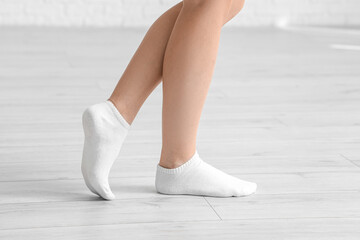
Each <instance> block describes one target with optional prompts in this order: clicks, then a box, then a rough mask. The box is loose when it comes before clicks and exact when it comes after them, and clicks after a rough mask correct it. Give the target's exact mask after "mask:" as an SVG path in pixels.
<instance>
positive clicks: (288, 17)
mask: <svg viewBox="0 0 360 240" xmlns="http://www.w3.org/2000/svg"><path fill="white" fill-rule="evenodd" d="M177 2H179V0H177V1H174V0H0V25H40V26H42V25H50V26H149V25H150V24H151V23H152V22H153V21H154V20H155V19H156V18H157V17H158V16H159V15H160V14H161V13H162V12H164V11H165V10H166V9H168V8H169V7H171V6H172V5H174V4H176V3H177ZM287 23H289V24H294V25H321V26H354V25H357V26H359V25H360V1H359V0H247V2H246V4H245V8H244V11H243V12H242V13H241V14H240V15H238V16H237V17H236V18H235V19H233V20H232V21H231V22H230V23H229V24H228V25H232V26H268V25H277V24H287Z"/></svg>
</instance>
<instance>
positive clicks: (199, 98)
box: [156, 0, 256, 197]
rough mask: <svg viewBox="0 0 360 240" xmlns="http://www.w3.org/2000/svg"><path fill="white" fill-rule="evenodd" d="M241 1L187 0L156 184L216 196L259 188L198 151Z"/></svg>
mask: <svg viewBox="0 0 360 240" xmlns="http://www.w3.org/2000/svg"><path fill="white" fill-rule="evenodd" d="M233 2H239V3H243V1H237V0H184V1H183V3H184V4H183V7H182V9H181V11H180V14H179V16H178V18H177V21H176V23H175V26H174V28H173V31H172V33H171V36H170V39H169V42H168V45H167V48H166V52H165V57H164V66H163V118H162V127H163V131H162V134H163V143H162V152H161V159H160V164H159V166H158V170H157V176H156V188H157V190H158V191H159V192H160V193H165V194H193V195H206V196H217V197H229V196H245V195H249V194H252V193H254V191H255V190H256V184H254V183H250V182H246V181H242V180H240V179H237V178H234V177H232V176H230V175H227V174H225V173H223V172H221V171H220V170H217V169H215V168H213V167H212V166H210V165H208V164H206V163H205V162H203V161H202V160H201V159H200V157H199V155H198V153H197V151H196V136H197V130H198V125H199V120H200V116H201V112H202V108H203V105H204V102H205V99H206V96H207V92H208V89H209V86H210V81H211V78H212V74H213V70H214V66H215V62H216V56H217V51H218V45H219V40H220V32H221V28H222V26H223V24H224V22H225V21H226V19H227V16H228V15H229V12H230V10H231V6H232V4H233Z"/></svg>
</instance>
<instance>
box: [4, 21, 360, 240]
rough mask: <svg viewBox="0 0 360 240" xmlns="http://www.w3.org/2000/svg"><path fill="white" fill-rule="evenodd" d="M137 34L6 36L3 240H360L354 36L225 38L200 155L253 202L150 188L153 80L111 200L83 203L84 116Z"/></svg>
mask: <svg viewBox="0 0 360 240" xmlns="http://www.w3.org/2000/svg"><path fill="white" fill-rule="evenodd" d="M144 33H145V29H128V30H124V29H96V28H94V29H91V28H89V29H62V28H15V27H14V28H12V27H9V28H0V239H4V240H8V239H36V240H40V239H47V240H48V239H87V240H90V239H102V240H105V239H267V240H268V239H286V240H288V239H316V240H321V239H326V240H329V239H354V240H355V239H356V240H358V239H360V51H358V49H357V47H356V46H358V45H359V43H360V33H359V32H356V31H355V32H351V31H344V30H342V31H337V30H326V29H325V30H311V29H295V30H294V29H290V30H279V29H272V28H258V29H256V28H255V29H251V28H248V29H241V28H239V29H230V28H225V29H223V35H222V38H221V46H220V48H219V56H218V62H217V65H216V70H215V73H214V78H213V80H212V84H211V87H210V91H209V94H208V99H207V102H206V104H205V108H204V110H203V115H202V118H201V123H200V128H199V133H198V152H199V154H200V156H201V157H202V158H203V159H204V160H205V161H206V162H208V163H210V164H212V165H214V166H215V167H217V168H219V169H221V170H224V171H226V172H228V173H230V174H233V175H234V176H236V177H240V178H242V179H245V180H250V181H254V182H256V183H258V186H259V187H258V192H257V193H256V194H255V195H252V196H250V197H246V198H211V197H196V196H166V195H160V194H157V193H156V192H155V188H154V175H155V169H156V164H157V161H158V160H159V154H160V150H161V105H162V98H161V94H162V89H161V85H160V86H159V87H158V88H157V89H156V90H155V91H154V92H153V94H152V95H151V96H150V97H149V98H148V100H147V102H146V103H145V105H144V106H143V108H142V109H141V111H140V112H139V115H138V116H137V118H136V120H135V122H134V123H133V125H132V127H131V131H130V133H129V136H128V138H127V139H126V142H125V144H124V146H123V149H122V150H121V154H120V156H119V159H118V160H117V161H116V163H115V165H114V167H113V170H112V172H111V179H110V182H111V186H112V189H113V191H114V193H115V194H116V196H117V199H116V200H115V201H111V202H109V201H101V200H100V199H99V198H98V197H96V196H94V195H93V194H91V193H90V192H89V191H88V189H87V188H86V187H85V184H84V182H83V180H82V176H81V172H80V160H81V153H82V143H83V133H82V126H81V114H82V111H83V110H84V109H85V108H86V107H87V106H89V105H91V104H94V103H97V102H100V101H103V100H105V99H107V98H108V97H109V95H110V93H111V92H112V89H113V87H114V86H115V84H116V82H117V80H118V78H119V77H120V75H121V73H122V72H123V70H124V68H125V67H126V65H127V63H128V61H129V59H130V58H131V56H132V54H133V52H134V51H135V49H136V47H137V46H138V44H139V43H140V41H141V39H142V37H143V35H144ZM149 64H151V63H149ZM195 78H196V77H195ZM194 81H196V79H194Z"/></svg>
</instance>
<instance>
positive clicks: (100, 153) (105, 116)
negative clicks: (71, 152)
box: [81, 101, 130, 200]
mask: <svg viewBox="0 0 360 240" xmlns="http://www.w3.org/2000/svg"><path fill="white" fill-rule="evenodd" d="M82 122H83V128H84V134H85V142H84V150H83V158H82V163H81V170H82V174H83V177H84V179H85V183H86V185H87V186H88V188H89V189H90V190H91V191H92V192H93V193H95V194H97V195H99V196H100V197H102V198H104V199H107V200H112V199H114V198H115V196H114V194H113V193H112V191H111V189H110V186H109V182H108V178H109V172H110V169H111V166H112V165H113V163H114V161H115V159H116V158H117V157H118V155H119V152H120V149H121V146H122V144H123V141H124V139H125V137H126V135H127V133H128V130H129V128H130V125H129V123H128V122H127V121H126V120H125V119H124V118H123V117H122V116H121V114H120V113H119V111H118V110H117V108H116V107H115V106H114V105H113V104H112V102H110V101H105V102H102V103H98V104H95V105H92V106H90V107H89V108H87V109H86V110H85V112H84V113H83V117H82Z"/></svg>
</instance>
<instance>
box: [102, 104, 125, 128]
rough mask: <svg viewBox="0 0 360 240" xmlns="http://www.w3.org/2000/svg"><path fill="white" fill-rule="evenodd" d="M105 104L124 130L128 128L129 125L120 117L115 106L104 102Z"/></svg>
mask: <svg viewBox="0 0 360 240" xmlns="http://www.w3.org/2000/svg"><path fill="white" fill-rule="evenodd" d="M106 104H107V105H108V106H109V107H110V109H111V111H112V112H113V113H114V115H115V117H116V118H117V119H118V120H119V122H120V123H121V124H122V125H123V126H124V127H125V128H126V129H129V128H130V124H129V123H128V122H127V121H126V120H125V118H124V117H123V116H122V115H121V113H120V112H119V110H118V109H117V108H116V106H115V105H114V104H113V103H112V102H111V101H110V100H106Z"/></svg>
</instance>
